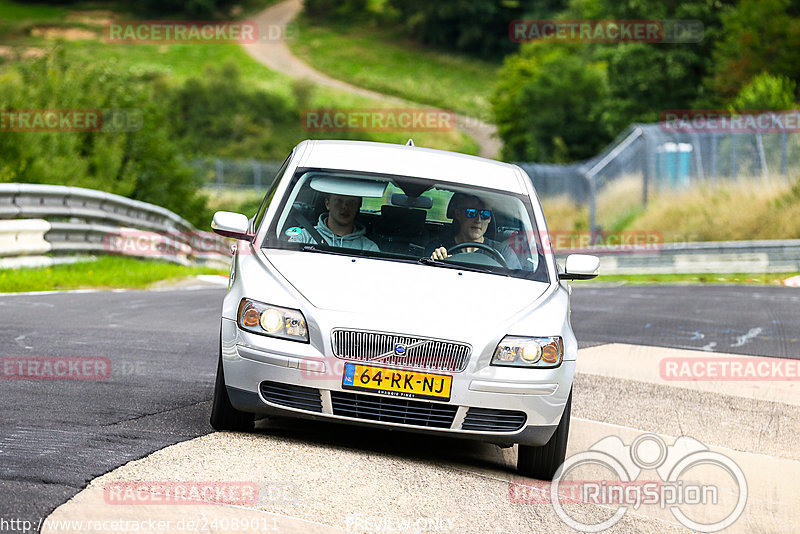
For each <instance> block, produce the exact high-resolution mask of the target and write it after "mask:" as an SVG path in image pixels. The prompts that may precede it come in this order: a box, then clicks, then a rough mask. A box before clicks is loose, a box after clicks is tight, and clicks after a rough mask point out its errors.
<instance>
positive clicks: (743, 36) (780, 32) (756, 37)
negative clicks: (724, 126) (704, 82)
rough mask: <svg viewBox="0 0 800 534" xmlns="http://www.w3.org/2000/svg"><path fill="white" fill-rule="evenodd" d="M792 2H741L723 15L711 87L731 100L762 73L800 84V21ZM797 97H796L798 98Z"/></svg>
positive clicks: (779, 0)
mask: <svg viewBox="0 0 800 534" xmlns="http://www.w3.org/2000/svg"><path fill="white" fill-rule="evenodd" d="M797 11H798V6H797V2H792V1H791V0H740V2H739V3H738V4H737V5H736V6H735V7H734V8H732V9H729V10H728V11H727V12H726V13H725V14H724V15H723V16H722V22H723V27H724V32H723V35H724V38H723V39H721V40H720V41H719V43H718V44H717V47H716V49H715V50H714V68H713V71H712V72H711V78H710V80H709V85H710V86H711V88H712V90H713V91H715V92H716V93H717V94H719V95H720V97H721V98H722V99H730V98H733V97H734V96H736V94H737V93H738V92H739V91H740V90H741V89H742V87H744V86H745V85H746V84H747V83H748V82H749V81H750V80H751V79H753V78H754V77H755V76H756V75H758V74H760V73H762V72H768V73H771V74H776V75H784V76H787V77H788V78H790V79H791V80H794V81H795V82H797V81H800V18H798V13H797ZM795 96H796V95H795Z"/></svg>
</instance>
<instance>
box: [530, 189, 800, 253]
mask: <svg viewBox="0 0 800 534" xmlns="http://www.w3.org/2000/svg"><path fill="white" fill-rule="evenodd" d="M542 204H543V206H544V212H545V216H546V217H547V221H548V225H549V227H550V231H551V232H553V231H560V232H572V231H588V228H589V210H588V208H587V207H586V206H582V205H577V204H575V203H574V202H572V201H570V200H569V199H567V198H565V197H557V198H550V199H547V198H546V199H543V201H542ZM597 213H598V224H599V226H600V228H601V229H602V230H603V231H609V232H659V233H660V234H661V235H662V236H663V238H664V241H665V242H680V241H737V240H755V239H781V238H783V239H788V238H793V237H794V238H796V237H798V236H800V178H797V177H794V178H792V179H791V180H789V181H784V180H776V181H771V182H767V183H763V182H760V181H758V180H748V181H741V182H734V183H730V184H723V185H716V186H714V187H711V186H707V187H696V188H692V189H690V190H687V191H676V192H663V193H654V194H652V195H651V197H650V200H649V202H648V206H647V209H643V207H642V204H641V187H640V185H639V183H638V181H635V180H628V179H621V180H618V181H617V182H614V183H612V184H611V185H610V186H609V187H607V188H606V189H605V190H603V191H602V192H601V193H600V194H599V195H598V200H597Z"/></svg>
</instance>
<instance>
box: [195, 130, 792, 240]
mask: <svg viewBox="0 0 800 534" xmlns="http://www.w3.org/2000/svg"><path fill="white" fill-rule="evenodd" d="M192 165H193V166H194V167H195V168H196V169H197V172H198V173H199V174H200V176H201V179H202V180H203V182H204V183H205V184H206V186H207V187H211V188H228V189H265V188H267V187H268V186H269V185H270V184H271V182H272V180H273V178H274V177H275V174H276V173H277V171H278V169H279V168H280V166H281V162H278V161H269V162H267V161H257V160H230V159H218V158H217V159H209V160H197V161H194V162H192ZM518 165H520V167H522V168H523V169H524V170H525V171H526V172H527V173H528V175H529V176H530V177H531V179H532V181H533V184H534V186H535V187H536V190H537V192H538V193H539V195H540V196H541V197H543V198H548V197H555V196H564V197H566V198H569V199H570V200H572V201H574V202H576V203H578V204H581V205H588V206H589V218H590V226H591V228H592V230H597V229H598V227H597V222H596V220H597V213H596V204H597V196H598V195H599V194H600V193H602V192H603V191H604V190H605V189H606V188H607V187H608V186H610V185H611V184H613V183H615V182H616V181H618V180H621V179H626V180H628V181H629V182H635V190H634V192H631V193H630V194H633V195H636V196H637V197H638V199H640V202H641V205H642V206H643V207H644V206H646V205H647V202H648V199H649V198H650V197H651V196H652V195H653V194H654V193H657V192H661V191H669V190H681V189H688V188H690V187H693V186H696V185H699V184H711V185H719V184H724V183H731V182H740V181H745V180H748V181H752V180H758V181H764V182H766V181H772V180H785V179H787V178H788V177H789V176H792V175H797V174H800V131H781V132H758V131H754V132H728V133H726V132H720V131H678V130H676V129H673V128H670V127H669V126H668V125H667V123H655V124H633V125H631V126H630V127H629V128H627V129H626V130H625V131H623V132H622V133H621V134H620V135H619V136H618V137H617V138H616V139H615V140H614V141H613V142H612V143H611V144H610V145H609V146H608V147H606V148H605V149H604V150H603V151H602V152H600V154H598V155H597V156H595V157H593V158H590V159H588V160H586V161H581V162H576V163H571V164H564V165H556V164H542V163H533V162H522V163H518Z"/></svg>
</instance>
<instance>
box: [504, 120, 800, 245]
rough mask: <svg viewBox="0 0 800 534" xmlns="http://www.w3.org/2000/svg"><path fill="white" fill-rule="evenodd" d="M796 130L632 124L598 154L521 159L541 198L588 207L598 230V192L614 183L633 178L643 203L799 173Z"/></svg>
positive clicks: (799, 164) (771, 179)
mask: <svg viewBox="0 0 800 534" xmlns="http://www.w3.org/2000/svg"><path fill="white" fill-rule="evenodd" d="M798 133H800V132H789V131H782V132H757V131H755V132H728V133H726V132H715V131H675V130H672V129H671V128H670V127H669V126H668V125H667V124H666V123H656V124H634V125H632V126H630V127H629V128H628V129H626V130H625V131H624V132H622V134H620V135H619V136H618V137H617V139H616V140H614V142H613V143H611V144H610V145H609V146H608V147H607V148H606V149H605V150H603V151H602V152H601V153H600V154H598V155H597V156H595V157H593V158H591V159H589V160H586V161H582V162H578V163H572V164H567V165H543V164H537V163H520V164H519V165H520V166H521V167H522V168H523V169H525V171H526V172H527V173H528V174H529V175H530V176H531V179H532V180H533V183H534V186H535V187H536V189H537V191H538V192H539V194H540V196H543V197H548V196H558V195H562V196H565V197H567V198H569V199H571V200H572V201H574V202H576V203H578V204H584V205H585V204H588V205H589V217H590V225H591V228H592V229H593V230H596V229H597V223H596V220H597V213H596V202H597V196H598V194H600V193H601V192H602V191H603V190H604V189H605V188H607V187H608V186H610V185H611V184H613V183H614V182H616V181H618V180H621V179H627V180H630V181H633V182H635V184H636V189H637V190H638V195H639V197H640V199H641V204H642V206H646V205H647V202H648V199H649V197H651V196H652V195H653V194H654V193H655V192H660V191H668V190H682V189H689V188H690V187H693V186H697V185H700V184H706V185H720V184H724V183H732V182H741V181H761V182H769V181H775V180H787V179H789V177H790V176H796V175H797V174H798V173H799V171H800V135H798Z"/></svg>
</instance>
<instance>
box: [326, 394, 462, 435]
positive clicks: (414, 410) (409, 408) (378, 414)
mask: <svg viewBox="0 0 800 534" xmlns="http://www.w3.org/2000/svg"><path fill="white" fill-rule="evenodd" d="M331 404H332V405H333V415H341V416H345V417H354V418H356V419H367V420H370V421H382V422H385V423H398V424H402V425H415V426H425V427H433V428H450V426H451V425H452V424H453V418H454V417H455V415H456V411H457V410H458V406H451V405H449V404H436V403H433V402H420V401H412V400H408V399H398V398H393V397H378V396H374V395H361V394H358V393H346V392H340V391H331Z"/></svg>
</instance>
